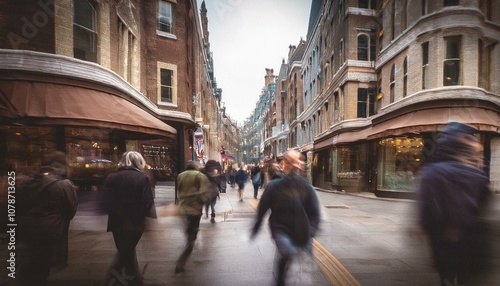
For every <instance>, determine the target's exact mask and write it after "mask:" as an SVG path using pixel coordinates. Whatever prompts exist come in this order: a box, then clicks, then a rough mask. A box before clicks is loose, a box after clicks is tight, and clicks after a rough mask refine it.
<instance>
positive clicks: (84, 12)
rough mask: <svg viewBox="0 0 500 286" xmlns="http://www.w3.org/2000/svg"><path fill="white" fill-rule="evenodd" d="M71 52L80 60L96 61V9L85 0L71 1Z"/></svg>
mask: <svg viewBox="0 0 500 286" xmlns="http://www.w3.org/2000/svg"><path fill="white" fill-rule="evenodd" d="M73 54H74V57H75V58H77V59H80V60H85V61H90V62H96V61H97V29H96V11H95V9H94V6H92V4H91V3H90V2H89V1H87V0H75V1H73Z"/></svg>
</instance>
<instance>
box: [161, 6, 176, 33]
mask: <svg viewBox="0 0 500 286" xmlns="http://www.w3.org/2000/svg"><path fill="white" fill-rule="evenodd" d="M158 10H159V15H158V29H159V30H160V31H163V32H167V33H172V23H173V21H172V4H171V3H168V2H165V1H160V2H159V8H158Z"/></svg>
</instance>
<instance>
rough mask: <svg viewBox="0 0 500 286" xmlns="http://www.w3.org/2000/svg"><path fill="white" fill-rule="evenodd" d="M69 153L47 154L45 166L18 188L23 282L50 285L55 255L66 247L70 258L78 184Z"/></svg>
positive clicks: (21, 275) (21, 276)
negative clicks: (69, 165)
mask: <svg viewBox="0 0 500 286" xmlns="http://www.w3.org/2000/svg"><path fill="white" fill-rule="evenodd" d="M66 170H67V167H66V154H64V153H63V152H59V151H56V152H53V153H50V154H47V155H45V156H44V158H43V161H42V167H41V168H40V170H39V171H38V173H36V174H35V176H34V177H33V178H31V179H30V180H29V182H27V184H26V185H25V186H23V187H21V188H20V190H19V192H18V194H19V195H18V202H19V203H18V218H19V223H18V224H19V240H20V243H21V245H23V244H24V245H25V246H26V248H25V249H23V250H24V251H21V252H22V254H21V259H20V264H21V267H20V281H21V284H22V285H47V279H48V277H49V274H50V267H51V258H52V257H53V255H54V254H55V253H56V252H57V250H58V249H59V248H61V247H63V248H64V249H63V253H65V256H66V257H65V258H67V241H68V229H69V224H70V221H71V219H73V217H74V216H75V213H76V211H77V206H78V199H77V195H76V188H75V186H74V185H73V183H72V182H71V181H70V180H68V179H67V178H66Z"/></svg>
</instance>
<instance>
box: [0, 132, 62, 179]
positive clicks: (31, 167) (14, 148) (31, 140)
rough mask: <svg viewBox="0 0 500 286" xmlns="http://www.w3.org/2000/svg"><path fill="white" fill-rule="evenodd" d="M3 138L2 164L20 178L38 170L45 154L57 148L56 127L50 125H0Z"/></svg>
mask: <svg viewBox="0 0 500 286" xmlns="http://www.w3.org/2000/svg"><path fill="white" fill-rule="evenodd" d="M0 133H1V135H2V140H5V141H4V142H5V143H3V144H5V147H4V148H5V151H4V150H2V153H4V154H5V158H2V161H3V162H2V164H4V165H3V166H4V168H5V169H6V170H7V171H14V172H16V178H17V177H18V178H19V179H22V178H24V177H26V176H30V175H31V174H33V173H34V172H36V171H38V169H39V168H40V167H41V163H42V159H43V156H44V155H45V154H49V153H51V152H53V151H56V150H57V145H56V140H57V138H56V133H57V132H56V129H55V128H52V127H24V126H8V125H4V126H0Z"/></svg>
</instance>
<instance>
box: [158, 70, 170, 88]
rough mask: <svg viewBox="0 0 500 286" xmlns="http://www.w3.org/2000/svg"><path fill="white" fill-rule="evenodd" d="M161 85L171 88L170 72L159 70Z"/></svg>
mask: <svg viewBox="0 0 500 286" xmlns="http://www.w3.org/2000/svg"><path fill="white" fill-rule="evenodd" d="M161 85H168V86H172V71H171V70H163V69H162V70H161Z"/></svg>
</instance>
